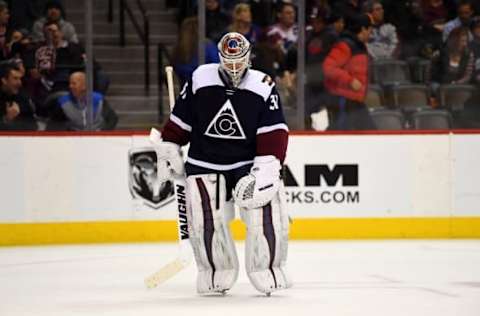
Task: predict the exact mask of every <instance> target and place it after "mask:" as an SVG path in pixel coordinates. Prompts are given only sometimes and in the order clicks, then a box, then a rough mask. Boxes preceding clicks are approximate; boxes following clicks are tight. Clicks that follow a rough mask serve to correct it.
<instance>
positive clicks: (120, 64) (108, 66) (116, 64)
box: [96, 58, 158, 74]
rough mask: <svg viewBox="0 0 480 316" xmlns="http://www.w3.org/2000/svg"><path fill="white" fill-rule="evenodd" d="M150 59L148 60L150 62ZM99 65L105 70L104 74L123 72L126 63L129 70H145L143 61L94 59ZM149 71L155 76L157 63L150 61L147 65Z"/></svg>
mask: <svg viewBox="0 0 480 316" xmlns="http://www.w3.org/2000/svg"><path fill="white" fill-rule="evenodd" d="M151 59H152V58H150V60H151ZM96 60H97V61H98V62H99V63H100V65H101V66H102V69H103V70H105V71H106V72H111V71H113V72H115V71H122V70H123V71H125V68H127V67H125V64H126V63H128V68H129V69H139V70H140V69H142V70H143V69H144V68H145V63H144V61H143V59H134V60H124V59H98V58H97V59H96ZM148 67H149V69H150V73H151V74H156V73H157V70H158V68H157V61H156V60H151V62H150V63H149V65H148Z"/></svg>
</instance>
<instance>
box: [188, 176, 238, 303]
mask: <svg viewBox="0 0 480 316" xmlns="http://www.w3.org/2000/svg"><path fill="white" fill-rule="evenodd" d="M187 191H188V192H187V195H188V205H189V207H188V211H187V214H188V217H189V218H188V220H189V221H188V223H189V233H190V241H191V244H192V247H193V251H194V255H195V261H196V263H197V268H198V276H197V292H198V293H201V294H202V293H214V292H223V291H225V290H228V289H230V288H231V287H232V286H233V284H234V283H235V281H236V280H237V277H238V268H239V264H238V258H237V253H236V250H235V244H234V241H233V238H232V236H231V233H230V229H229V226H228V221H227V216H226V212H225V208H226V207H227V208H228V205H226V204H227V203H226V201H225V198H226V186H225V178H224V177H223V176H222V175H217V174H208V175H194V176H189V177H188V178H187Z"/></svg>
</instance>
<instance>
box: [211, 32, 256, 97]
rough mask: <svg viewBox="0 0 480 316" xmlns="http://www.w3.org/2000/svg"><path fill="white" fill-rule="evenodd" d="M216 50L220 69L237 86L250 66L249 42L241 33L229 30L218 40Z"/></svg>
mask: <svg viewBox="0 0 480 316" xmlns="http://www.w3.org/2000/svg"><path fill="white" fill-rule="evenodd" d="M218 51H219V56H220V71H221V72H222V73H223V74H225V75H227V76H228V78H229V79H230V80H231V83H232V85H233V86H234V87H238V85H239V84H240V82H241V81H242V78H243V76H244V75H245V73H246V71H247V69H248V68H249V67H250V43H249V42H248V40H247V39H246V38H245V36H243V35H242V34H240V33H236V32H230V33H227V34H225V35H224V36H223V37H222V39H221V40H220V41H219V42H218Z"/></svg>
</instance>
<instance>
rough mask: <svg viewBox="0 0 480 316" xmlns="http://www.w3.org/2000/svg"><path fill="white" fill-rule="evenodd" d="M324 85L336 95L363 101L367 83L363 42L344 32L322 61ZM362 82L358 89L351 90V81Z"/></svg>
mask: <svg viewBox="0 0 480 316" xmlns="http://www.w3.org/2000/svg"><path fill="white" fill-rule="evenodd" d="M323 72H324V75H325V87H326V88H327V90H328V91H329V92H330V93H332V94H334V95H338V96H342V97H345V98H347V99H349V100H353V101H357V102H363V100H364V99H365V95H366V92H367V84H368V55H367V49H366V46H365V44H364V43H362V42H361V41H359V40H358V39H357V38H355V37H353V36H352V35H350V33H345V34H344V35H343V36H342V37H341V38H340V41H339V42H337V43H336V44H335V45H334V46H333V47H332V50H331V51H330V53H329V54H328V56H327V57H326V58H325V61H324V63H323ZM354 79H357V80H358V81H360V83H361V84H362V86H361V88H360V89H359V90H353V89H352V87H351V85H352V81H353V80H354Z"/></svg>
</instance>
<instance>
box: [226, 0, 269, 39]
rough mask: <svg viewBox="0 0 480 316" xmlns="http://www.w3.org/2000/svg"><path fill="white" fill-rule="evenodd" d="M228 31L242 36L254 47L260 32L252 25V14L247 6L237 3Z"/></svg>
mask: <svg viewBox="0 0 480 316" xmlns="http://www.w3.org/2000/svg"><path fill="white" fill-rule="evenodd" d="M229 31H230V32H238V33H240V34H242V35H243V36H245V38H246V39H247V40H248V41H249V42H250V44H251V45H252V46H253V45H255V43H256V42H257V39H258V38H259V36H260V34H261V30H260V28H259V27H258V26H256V25H255V24H253V23H252V12H251V11H250V5H249V4H247V3H239V4H237V5H236V6H235V7H234V9H233V14H232V24H231V25H230V27H229Z"/></svg>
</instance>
